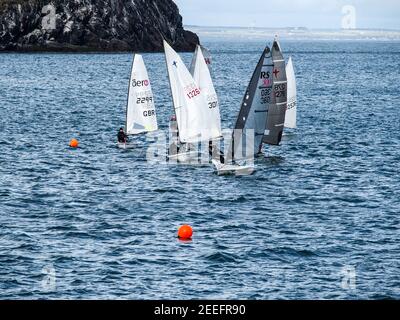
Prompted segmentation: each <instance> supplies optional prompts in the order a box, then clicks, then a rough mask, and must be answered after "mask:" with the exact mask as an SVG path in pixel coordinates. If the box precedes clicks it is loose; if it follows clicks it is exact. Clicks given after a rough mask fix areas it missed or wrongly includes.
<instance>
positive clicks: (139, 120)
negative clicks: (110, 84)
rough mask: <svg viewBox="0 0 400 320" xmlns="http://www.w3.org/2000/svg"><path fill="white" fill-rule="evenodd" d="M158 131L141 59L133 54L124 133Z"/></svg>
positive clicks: (148, 81) (146, 74)
mask: <svg viewBox="0 0 400 320" xmlns="http://www.w3.org/2000/svg"><path fill="white" fill-rule="evenodd" d="M156 130H158V125H157V115H156V110H155V105H154V97H153V92H152V90H151V84H150V80H149V76H148V73H147V69H146V66H145V64H144V61H143V57H142V56H141V55H139V54H135V55H134V58H133V63H132V70H131V77H130V81H129V90H128V104H127V108H126V133H127V135H137V134H140V133H144V132H151V131H156Z"/></svg>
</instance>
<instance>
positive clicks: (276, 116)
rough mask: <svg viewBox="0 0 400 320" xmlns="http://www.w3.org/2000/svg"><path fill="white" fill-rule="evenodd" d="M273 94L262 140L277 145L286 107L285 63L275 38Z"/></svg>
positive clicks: (280, 135) (283, 123)
mask: <svg viewBox="0 0 400 320" xmlns="http://www.w3.org/2000/svg"><path fill="white" fill-rule="evenodd" d="M272 61H273V63H274V70H273V72H272V73H273V83H274V84H273V94H272V101H271V104H270V105H269V108H268V117H267V124H266V130H265V134H264V138H263V142H264V143H266V144H270V145H279V144H280V142H281V140H282V134H283V128H284V125H285V114H286V108H287V78H286V65H285V60H284V58H283V54H282V51H281V48H280V45H279V43H278V41H277V40H275V41H274V44H273V46H272Z"/></svg>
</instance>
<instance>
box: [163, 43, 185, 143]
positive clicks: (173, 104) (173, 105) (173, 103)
mask: <svg viewBox="0 0 400 320" xmlns="http://www.w3.org/2000/svg"><path fill="white" fill-rule="evenodd" d="M162 38H163V41H164V42H166V43H168V41H167V40H165V38H164V37H162ZM168 44H169V43H168ZM164 57H165V64H166V66H167V74H168V81H169V90H170V92H171V97H172V107H173V109H174V114H175V119H177V114H176V108H175V101H174V98H173V92H172V85H171V76H170V74H169V71H168V59H167V55H166V53H165V45H164ZM176 121H177V120H176ZM177 125H178V139H179V141H180V142H181V143H182V141H181V138H180V136H179V124H178V121H177Z"/></svg>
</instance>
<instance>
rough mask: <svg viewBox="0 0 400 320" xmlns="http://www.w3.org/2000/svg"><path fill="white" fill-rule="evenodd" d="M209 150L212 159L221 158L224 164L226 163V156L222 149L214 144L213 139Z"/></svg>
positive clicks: (220, 160)
mask: <svg viewBox="0 0 400 320" xmlns="http://www.w3.org/2000/svg"><path fill="white" fill-rule="evenodd" d="M208 152H209V154H210V156H211V159H215V160H219V162H221V163H222V164H224V163H225V156H224V154H223V152H222V151H221V150H219V148H218V147H217V146H216V145H215V144H214V142H213V141H210V142H209V144H208Z"/></svg>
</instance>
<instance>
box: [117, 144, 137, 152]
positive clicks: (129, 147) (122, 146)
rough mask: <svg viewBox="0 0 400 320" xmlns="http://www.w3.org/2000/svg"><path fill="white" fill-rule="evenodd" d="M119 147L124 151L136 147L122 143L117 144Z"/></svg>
mask: <svg viewBox="0 0 400 320" xmlns="http://www.w3.org/2000/svg"><path fill="white" fill-rule="evenodd" d="M117 147H118V148H119V149H123V150H129V149H134V148H135V145H134V144H132V143H129V142H128V143H121V142H117Z"/></svg>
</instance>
